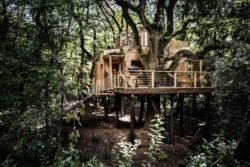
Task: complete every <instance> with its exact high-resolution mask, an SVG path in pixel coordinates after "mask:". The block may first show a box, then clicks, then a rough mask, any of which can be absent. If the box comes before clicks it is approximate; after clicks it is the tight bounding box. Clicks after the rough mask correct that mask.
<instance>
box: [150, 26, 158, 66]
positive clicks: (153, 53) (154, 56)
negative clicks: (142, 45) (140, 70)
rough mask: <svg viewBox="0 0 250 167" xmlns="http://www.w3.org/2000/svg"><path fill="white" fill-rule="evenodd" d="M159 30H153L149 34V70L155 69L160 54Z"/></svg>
mask: <svg viewBox="0 0 250 167" xmlns="http://www.w3.org/2000/svg"><path fill="white" fill-rule="evenodd" d="M160 38H161V37H160V31H159V30H154V31H152V33H150V34H149V47H150V61H149V63H150V64H149V67H150V69H151V70H154V69H156V67H157V65H158V57H159V54H160V49H161V48H159V46H160Z"/></svg>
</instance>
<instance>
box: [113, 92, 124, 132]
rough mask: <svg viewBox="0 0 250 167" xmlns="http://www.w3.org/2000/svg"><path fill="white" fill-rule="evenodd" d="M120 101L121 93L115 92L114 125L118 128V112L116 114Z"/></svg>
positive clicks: (119, 108) (119, 107)
mask: <svg viewBox="0 0 250 167" xmlns="http://www.w3.org/2000/svg"><path fill="white" fill-rule="evenodd" d="M121 101H122V96H121V94H115V105H114V110H115V119H116V125H117V127H118V128H119V114H118V112H119V111H120V110H121Z"/></svg>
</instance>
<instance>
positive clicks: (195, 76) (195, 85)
mask: <svg viewBox="0 0 250 167" xmlns="http://www.w3.org/2000/svg"><path fill="white" fill-rule="evenodd" d="M196 87H197V73H196V72H194V88H196Z"/></svg>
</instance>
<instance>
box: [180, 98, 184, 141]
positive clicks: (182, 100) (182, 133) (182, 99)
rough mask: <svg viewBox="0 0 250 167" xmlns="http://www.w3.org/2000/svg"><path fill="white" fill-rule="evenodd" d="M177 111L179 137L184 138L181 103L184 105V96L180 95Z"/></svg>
mask: <svg viewBox="0 0 250 167" xmlns="http://www.w3.org/2000/svg"><path fill="white" fill-rule="evenodd" d="M179 101H180V102H179V104H180V106H179V109H180V135H181V137H183V136H184V127H183V103H184V95H183V94H180V98H179Z"/></svg>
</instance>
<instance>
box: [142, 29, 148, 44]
mask: <svg viewBox="0 0 250 167" xmlns="http://www.w3.org/2000/svg"><path fill="white" fill-rule="evenodd" d="M142 46H143V47H146V46H148V33H146V32H143V33H142Z"/></svg>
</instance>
